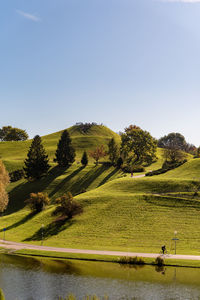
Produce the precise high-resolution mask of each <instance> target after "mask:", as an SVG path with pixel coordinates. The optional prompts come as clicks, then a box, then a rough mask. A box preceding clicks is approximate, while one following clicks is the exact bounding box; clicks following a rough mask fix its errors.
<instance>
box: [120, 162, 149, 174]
mask: <svg viewBox="0 0 200 300" xmlns="http://www.w3.org/2000/svg"><path fill="white" fill-rule="evenodd" d="M121 169H122V170H123V171H124V172H125V173H132V172H134V173H140V172H145V168H144V167H143V166H134V167H133V166H131V165H128V164H123V165H122V166H121Z"/></svg>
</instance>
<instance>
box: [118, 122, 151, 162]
mask: <svg viewBox="0 0 200 300" xmlns="http://www.w3.org/2000/svg"><path fill="white" fill-rule="evenodd" d="M121 139H122V143H121V152H122V153H123V160H126V162H128V163H129V164H130V165H131V166H134V165H142V164H143V163H148V164H149V163H151V162H153V161H154V160H155V159H156V149H157V143H156V140H155V139H154V138H153V137H152V136H151V135H150V133H149V132H147V131H144V130H142V129H141V128H140V127H137V126H135V125H134V126H133V125H130V126H129V127H128V128H125V133H123V134H122V136H121Z"/></svg>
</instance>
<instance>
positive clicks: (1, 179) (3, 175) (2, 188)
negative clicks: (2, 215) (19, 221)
mask: <svg viewBox="0 0 200 300" xmlns="http://www.w3.org/2000/svg"><path fill="white" fill-rule="evenodd" d="M8 183H9V175H8V172H7V171H6V168H5V166H4V164H3V162H2V161H1V160H0V212H3V211H4V210H5V209H6V207H7V205H8V194H7V192H6V187H7V185H8Z"/></svg>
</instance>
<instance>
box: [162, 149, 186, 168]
mask: <svg viewBox="0 0 200 300" xmlns="http://www.w3.org/2000/svg"><path fill="white" fill-rule="evenodd" d="M164 157H165V159H166V161H168V162H170V163H172V164H173V163H176V162H179V161H182V160H184V159H185V158H186V154H185V153H184V152H183V151H182V150H180V149H177V148H173V147H172V148H166V149H165V151H164Z"/></svg>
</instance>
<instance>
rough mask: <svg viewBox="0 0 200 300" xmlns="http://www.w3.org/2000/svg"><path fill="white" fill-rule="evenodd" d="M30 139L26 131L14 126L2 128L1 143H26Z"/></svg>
mask: <svg viewBox="0 0 200 300" xmlns="http://www.w3.org/2000/svg"><path fill="white" fill-rule="evenodd" d="M27 139H28V134H27V132H26V131H25V130H23V129H20V128H15V127H12V126H3V127H2V128H0V140H1V141H25V140H27Z"/></svg>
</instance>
